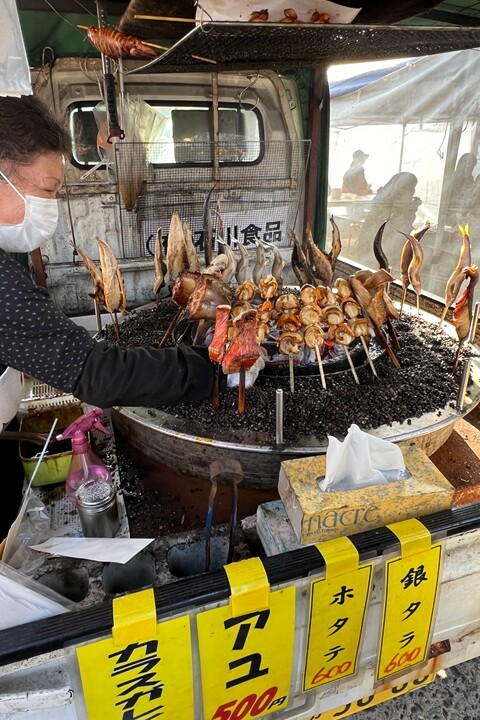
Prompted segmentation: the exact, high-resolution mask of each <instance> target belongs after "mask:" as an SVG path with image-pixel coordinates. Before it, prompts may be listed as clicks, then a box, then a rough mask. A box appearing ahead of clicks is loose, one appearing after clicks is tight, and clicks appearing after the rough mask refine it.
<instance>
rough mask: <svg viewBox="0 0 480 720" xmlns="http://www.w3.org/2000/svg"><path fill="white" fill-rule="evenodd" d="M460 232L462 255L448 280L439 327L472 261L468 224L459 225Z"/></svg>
mask: <svg viewBox="0 0 480 720" xmlns="http://www.w3.org/2000/svg"><path fill="white" fill-rule="evenodd" d="M458 229H459V230H460V234H461V236H462V247H461V249H460V256H459V258H458V262H457V264H456V266H455V269H454V271H453V272H452V274H451V275H450V277H449V278H448V280H447V285H446V287H445V307H444V309H443V312H442V316H441V318H440V322H439V324H438V327H439V328H440V326H441V324H442V322H443V321H444V320H445V316H446V314H447V312H448V308H449V307H450V305H451V304H452V303H453V302H455V300H456V298H457V295H458V293H459V292H460V288H461V286H462V283H463V281H464V280H465V269H466V268H467V267H469V266H470V265H471V263H472V248H471V244H470V236H469V227H468V224H467V225H465V227H462V226H461V225H459V226H458Z"/></svg>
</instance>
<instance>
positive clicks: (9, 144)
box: [0, 96, 70, 165]
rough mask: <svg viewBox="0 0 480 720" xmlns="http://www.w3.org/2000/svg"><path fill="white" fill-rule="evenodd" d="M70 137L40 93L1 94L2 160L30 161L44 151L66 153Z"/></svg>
mask: <svg viewBox="0 0 480 720" xmlns="http://www.w3.org/2000/svg"><path fill="white" fill-rule="evenodd" d="M69 150H70V138H69V136H68V133H67V132H66V131H65V130H64V128H63V127H62V126H61V125H60V124H59V123H58V122H57V120H55V118H54V117H53V115H52V114H51V112H50V111H49V110H48V108H47V107H46V106H45V105H44V104H43V103H42V102H41V101H40V100H39V99H38V98H36V97H33V96H22V97H18V98H17V97H0V161H7V162H11V163H12V164H14V165H15V164H19V165H29V164H30V163H32V162H34V161H35V160H36V159H37V157H38V156H39V155H41V154H42V153H44V152H59V153H62V154H63V153H66V152H68V151H69Z"/></svg>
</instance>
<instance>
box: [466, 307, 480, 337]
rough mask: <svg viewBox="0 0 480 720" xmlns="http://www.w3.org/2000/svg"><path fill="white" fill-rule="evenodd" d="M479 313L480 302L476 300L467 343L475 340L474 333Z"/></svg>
mask: <svg viewBox="0 0 480 720" xmlns="http://www.w3.org/2000/svg"><path fill="white" fill-rule="evenodd" d="M479 314H480V302H476V303H475V310H474V312H473V318H472V322H471V323H470V330H469V331H468V337H467V342H469V343H472V342H473V341H474V340H475V333H476V332H477V325H478V316H479Z"/></svg>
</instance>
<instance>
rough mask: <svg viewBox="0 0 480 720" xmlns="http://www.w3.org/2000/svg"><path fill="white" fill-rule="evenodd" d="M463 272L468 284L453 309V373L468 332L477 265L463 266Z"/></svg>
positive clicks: (476, 279) (476, 280)
mask: <svg viewBox="0 0 480 720" xmlns="http://www.w3.org/2000/svg"><path fill="white" fill-rule="evenodd" d="M464 274H465V279H466V280H468V285H467V287H466V288H465V290H464V291H463V293H462V295H461V297H460V299H459V300H458V302H457V303H456V305H455V309H454V311H453V323H454V325H455V330H456V333H457V337H458V348H457V353H456V355H455V360H454V362H453V367H452V372H453V373H454V372H456V371H457V367H458V360H459V357H460V350H461V348H462V345H463V343H464V342H465V340H466V339H467V338H468V336H469V334H470V325H471V321H472V309H473V289H474V287H475V285H476V284H477V282H478V268H477V266H476V265H470V267H467V268H465V270H464Z"/></svg>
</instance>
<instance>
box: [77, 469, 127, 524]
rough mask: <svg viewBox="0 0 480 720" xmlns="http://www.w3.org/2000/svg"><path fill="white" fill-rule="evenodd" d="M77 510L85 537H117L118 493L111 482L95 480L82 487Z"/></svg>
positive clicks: (118, 522)
mask: <svg viewBox="0 0 480 720" xmlns="http://www.w3.org/2000/svg"><path fill="white" fill-rule="evenodd" d="M75 498H76V502H77V510H78V514H79V515H80V523H81V525H82V531H83V534H84V536H85V537H108V538H110V537H115V535H116V534H117V532H118V529H119V527H120V519H119V516H118V504H117V493H116V490H115V487H114V486H113V485H112V483H111V482H109V481H108V480H106V479H105V478H95V479H93V480H89V481H88V482H86V483H84V484H83V485H80V487H79V488H78V490H77V492H76V495H75Z"/></svg>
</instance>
